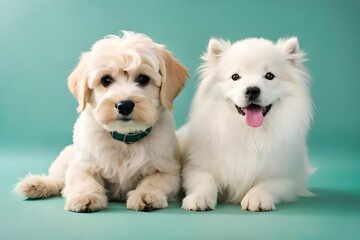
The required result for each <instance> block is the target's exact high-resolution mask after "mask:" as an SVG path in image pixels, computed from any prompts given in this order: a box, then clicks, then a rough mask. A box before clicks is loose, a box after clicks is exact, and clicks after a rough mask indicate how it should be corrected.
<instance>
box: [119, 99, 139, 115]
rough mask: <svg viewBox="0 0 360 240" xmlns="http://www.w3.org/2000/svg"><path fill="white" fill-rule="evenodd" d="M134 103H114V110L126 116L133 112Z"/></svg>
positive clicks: (126, 101)
mask: <svg viewBox="0 0 360 240" xmlns="http://www.w3.org/2000/svg"><path fill="white" fill-rule="evenodd" d="M134 107H135V103H134V102H133V101H130V100H125V101H119V102H117V103H115V108H116V109H117V110H118V111H119V113H120V114H122V115H124V116H127V115H129V114H130V113H132V111H133V110H134Z"/></svg>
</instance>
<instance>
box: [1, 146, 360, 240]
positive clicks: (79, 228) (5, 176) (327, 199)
mask: <svg viewBox="0 0 360 240" xmlns="http://www.w3.org/2000/svg"><path fill="white" fill-rule="evenodd" d="M58 150H59V149H56V150H49V149H47V150H40V149H37V151H35V150H24V149H23V150H19V149H18V150H16V151H15V150H14V149H7V150H4V149H2V150H1V151H0V162H1V166H0V177H1V179H0V186H1V198H0V201H1V202H0V239H2V240H7V239H17V240H19V239H265V238H266V239H272V238H277V239H344V240H345V239H359V238H358V237H359V234H358V228H359V226H360V151H359V150H355V149H354V148H350V147H342V148H340V149H339V148H336V147H335V145H334V146H330V147H323V148H317V149H316V150H312V151H310V152H311V153H310V158H311V159H312V162H313V163H315V164H316V165H318V166H319V170H318V171H317V172H316V173H315V175H313V176H312V177H311V179H310V185H311V186H312V190H313V191H314V192H315V193H316V194H318V196H317V197H313V198H307V199H299V201H297V202H295V203H289V204H283V205H278V206H277V209H276V211H273V212H265V213H248V212H244V211H242V210H241V209H240V207H239V206H234V205H223V204H222V205H218V206H217V208H216V210H214V211H211V212H186V211H184V210H182V209H180V203H179V202H175V203H171V204H170V206H169V208H168V209H165V210H159V211H155V212H133V211H128V210H126V209H125V206H124V204H123V203H110V204H109V207H108V208H107V209H106V210H104V211H101V212H96V213H91V214H80V213H71V212H66V211H64V210H63V206H64V199H63V198H61V197H58V198H52V199H45V200H24V199H22V198H21V197H19V196H17V195H15V194H13V193H11V190H12V187H13V184H14V183H16V181H17V179H18V178H19V177H21V176H24V175H25V174H26V173H27V172H28V171H29V170H31V172H32V173H41V172H46V170H47V167H48V165H49V163H50V161H51V159H53V158H54V157H55V156H56V154H57V151H58Z"/></svg>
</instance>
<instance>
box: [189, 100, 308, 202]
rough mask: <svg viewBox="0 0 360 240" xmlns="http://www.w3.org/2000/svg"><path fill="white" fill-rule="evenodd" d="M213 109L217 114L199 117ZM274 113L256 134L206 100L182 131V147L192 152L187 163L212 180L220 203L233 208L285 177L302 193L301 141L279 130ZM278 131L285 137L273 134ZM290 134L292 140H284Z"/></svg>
mask: <svg viewBox="0 0 360 240" xmlns="http://www.w3.org/2000/svg"><path fill="white" fill-rule="evenodd" d="M214 107H215V108H217V109H222V111H221V113H219V114H214V115H213V116H211V117H204V116H206V115H207V113H206V112H208V113H209V112H211V108H214ZM278 111H283V110H281V109H277V108H276V107H274V109H272V112H271V113H270V114H271V115H270V114H269V116H268V117H269V118H273V119H271V120H269V119H268V120H269V121H267V122H266V123H265V124H264V126H263V127H262V128H261V129H250V128H248V127H246V126H245V125H244V124H243V123H242V122H241V121H242V119H241V116H240V115H239V114H238V113H237V112H236V110H235V109H234V111H231V109H229V106H228V105H227V103H226V102H219V101H211V100H210V101H209V100H208V102H206V104H202V105H201V110H195V111H194V112H193V115H192V122H191V126H190V127H189V129H188V131H191V132H193V134H192V139H191V140H190V141H189V142H190V145H189V146H187V147H188V148H189V149H190V152H192V153H193V154H192V159H194V161H191V163H192V164H195V165H197V166H199V167H200V168H205V169H207V171H209V172H210V173H211V174H212V175H213V176H214V178H215V181H216V182H217V184H218V191H219V200H220V201H228V202H237V203H238V202H240V201H241V199H242V198H243V197H244V195H245V194H246V193H247V192H248V191H249V189H251V188H252V187H253V186H254V185H256V184H257V183H259V182H261V181H265V180H267V179H270V178H282V177H284V178H288V177H290V178H292V179H296V180H295V181H296V182H298V183H299V184H298V186H299V191H301V190H302V189H303V187H304V185H303V184H305V178H304V176H305V175H307V174H306V173H305V172H306V167H307V166H306V164H305V163H306V161H305V159H304V158H305V157H306V156H304V152H306V146H305V145H304V142H305V141H304V139H303V138H304V137H305V136H302V135H300V134H297V133H294V132H293V131H294V128H293V127H291V126H290V125H291V124H290V125H287V124H286V123H283V124H282V125H279V124H278V123H277V122H278V121H279V120H278V119H276V115H278V114H279V112H278ZM282 114H287V113H286V112H283V113H282ZM274 118H275V119H274ZM199 126H201V127H199ZM282 130H283V131H286V132H287V135H285V136H284V134H278V133H277V131H282ZM194 132H195V133H196V134H194ZM292 135H296V136H297V137H296V138H294V139H291V138H289V136H292ZM202 136H207V137H206V138H204V137H202ZM201 149H202V150H201ZM299 158H300V159H299Z"/></svg>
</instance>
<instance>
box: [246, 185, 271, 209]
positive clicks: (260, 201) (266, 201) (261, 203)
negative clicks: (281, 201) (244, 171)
mask: <svg viewBox="0 0 360 240" xmlns="http://www.w3.org/2000/svg"><path fill="white" fill-rule="evenodd" d="M241 207H242V209H243V210H245V211H251V212H263V211H272V210H275V204H274V199H273V197H272V196H271V194H269V193H268V192H266V191H264V190H259V189H254V188H253V189H250V191H249V192H248V193H247V194H246V195H245V197H244V198H243V199H242V201H241Z"/></svg>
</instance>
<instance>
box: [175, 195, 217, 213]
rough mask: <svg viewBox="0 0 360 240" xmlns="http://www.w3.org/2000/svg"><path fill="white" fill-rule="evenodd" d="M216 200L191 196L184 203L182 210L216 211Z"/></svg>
mask: <svg viewBox="0 0 360 240" xmlns="http://www.w3.org/2000/svg"><path fill="white" fill-rule="evenodd" d="M215 205H216V198H215V199H213V198H212V197H211V196H206V195H198V194H190V195H188V196H186V197H185V198H184V200H183V203H182V208H183V209H185V210H188V211H209V210H213V209H215Z"/></svg>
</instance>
